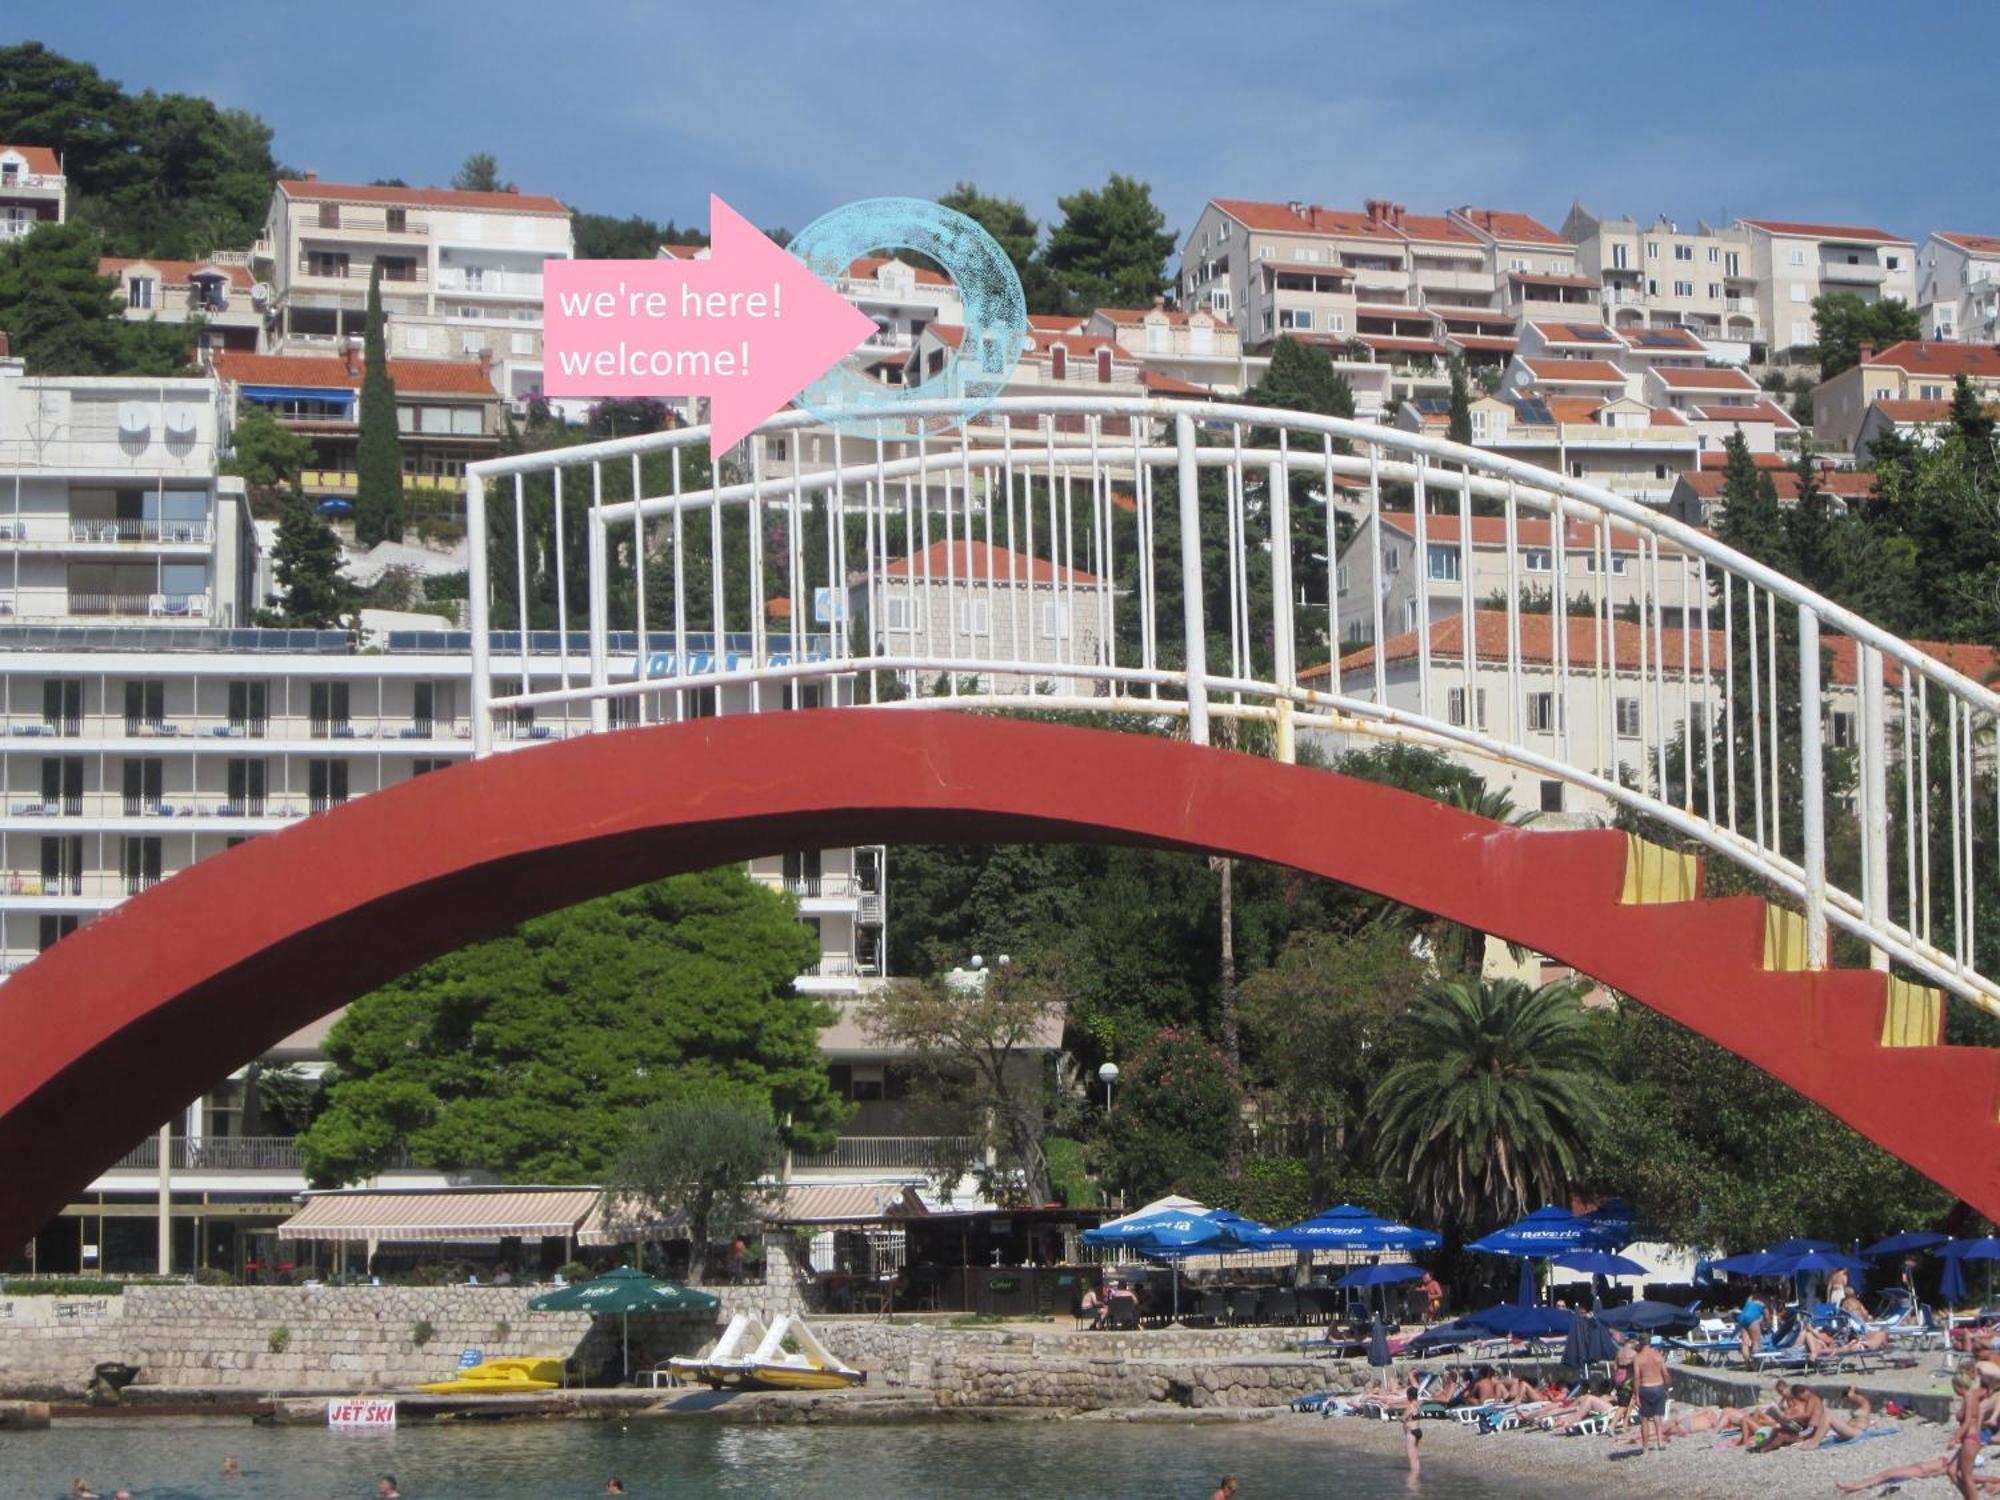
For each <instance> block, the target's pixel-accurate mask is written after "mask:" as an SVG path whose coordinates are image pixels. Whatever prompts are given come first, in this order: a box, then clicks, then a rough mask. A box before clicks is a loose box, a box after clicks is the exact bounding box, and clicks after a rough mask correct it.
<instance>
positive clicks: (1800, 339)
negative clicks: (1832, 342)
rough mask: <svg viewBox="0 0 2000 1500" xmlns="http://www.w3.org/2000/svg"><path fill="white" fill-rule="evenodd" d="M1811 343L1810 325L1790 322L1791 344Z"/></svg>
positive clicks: (1796, 321) (1797, 321) (1796, 320)
mask: <svg viewBox="0 0 2000 1500" xmlns="http://www.w3.org/2000/svg"><path fill="white" fill-rule="evenodd" d="M1812 341H1813V337H1812V324H1810V323H1807V322H1804V321H1801V320H1798V319H1794V320H1793V322H1792V342H1793V343H1794V344H1810V343H1811V342H1812Z"/></svg>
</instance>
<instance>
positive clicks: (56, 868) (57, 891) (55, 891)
mask: <svg viewBox="0 0 2000 1500" xmlns="http://www.w3.org/2000/svg"><path fill="white" fill-rule="evenodd" d="M42 894H43V895H45V896H81V895H82V894H83V838H82V835H80V834H74V833H72V834H69V835H67V836H63V835H57V836H54V837H51V836H48V835H44V836H43V838H42Z"/></svg>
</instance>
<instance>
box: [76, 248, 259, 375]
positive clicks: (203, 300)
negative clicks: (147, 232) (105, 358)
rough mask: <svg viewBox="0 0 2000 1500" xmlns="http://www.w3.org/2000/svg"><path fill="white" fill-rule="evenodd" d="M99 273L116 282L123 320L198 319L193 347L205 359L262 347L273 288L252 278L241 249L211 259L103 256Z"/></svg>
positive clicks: (155, 321) (98, 266)
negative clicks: (195, 345)
mask: <svg viewBox="0 0 2000 1500" xmlns="http://www.w3.org/2000/svg"><path fill="white" fill-rule="evenodd" d="M97 269H98V271H99V272H100V273H101V274H103V275H106V276H110V277H113V278H115V280H116V281H117V286H116V287H114V288H113V289H112V295H113V296H115V297H116V298H117V299H118V305H119V307H120V309H121V312H122V315H123V316H124V318H125V321H126V322H128V323H192V322H195V321H197V320H199V322H200V323H201V335H200V338H199V339H198V340H197V349H198V351H199V354H200V356H201V357H202V358H203V359H204V361H206V360H207V359H208V358H212V357H213V356H214V355H216V354H218V353H220V352H221V351H222V350H224V349H235V350H239V351H242V352H245V353H254V352H256V350H257V349H258V348H260V347H261V346H262V344H263V341H264V307H265V303H266V301H267V300H268V299H269V296H270V290H271V289H270V288H269V287H266V286H262V284H261V283H259V282H257V281H256V280H255V279H254V278H253V277H252V276H251V273H250V258H249V257H248V256H247V255H245V254H243V253H242V252H240V251H232V252H228V253H225V254H222V255H217V256H215V257H214V258H213V259H210V260H161V259H157V258H153V259H145V260H133V259H127V258H124V257H114V256H106V257H104V258H103V259H101V260H99V261H98V263H97ZM260 288H261V290H260Z"/></svg>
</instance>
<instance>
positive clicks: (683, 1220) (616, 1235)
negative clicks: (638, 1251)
mask: <svg viewBox="0 0 2000 1500" xmlns="http://www.w3.org/2000/svg"><path fill="white" fill-rule="evenodd" d="M687 1237H688V1218H687V1215H686V1214H684V1213H672V1214H668V1215H667V1216H666V1217H665V1218H664V1219H662V1218H656V1217H654V1216H652V1215H650V1214H648V1213H646V1212H645V1210H643V1209H641V1208H638V1207H636V1206H634V1205H632V1204H621V1205H620V1206H619V1208H618V1209H617V1211H616V1212H613V1213H607V1212H606V1211H605V1204H604V1199H603V1198H602V1197H599V1198H598V1199H597V1200H596V1201H595V1202H593V1203H592V1204H591V1205H590V1212H589V1213H587V1214H585V1215H584V1216H583V1223H582V1225H581V1226H579V1227H578V1229H577V1231H576V1242H577V1243H578V1244H579V1245H632V1244H637V1243H639V1242H640V1241H642V1240H684V1239H686V1238H687Z"/></svg>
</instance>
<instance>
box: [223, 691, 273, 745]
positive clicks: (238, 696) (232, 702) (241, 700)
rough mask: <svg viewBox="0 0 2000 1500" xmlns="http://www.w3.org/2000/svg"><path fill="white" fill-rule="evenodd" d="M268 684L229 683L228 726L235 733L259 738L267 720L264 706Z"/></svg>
mask: <svg viewBox="0 0 2000 1500" xmlns="http://www.w3.org/2000/svg"><path fill="white" fill-rule="evenodd" d="M268 692H269V689H268V685H267V684H265V683H262V682H232V683H230V684H229V727H230V729H231V731H232V732H233V733H235V734H239V735H246V736H248V737H249V738H251V739H255V740H261V739H262V738H263V737H264V731H265V728H266V726H267V724H268V722H269V713H268V709H267V708H266V703H267V701H268Z"/></svg>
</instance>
